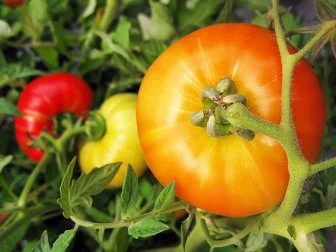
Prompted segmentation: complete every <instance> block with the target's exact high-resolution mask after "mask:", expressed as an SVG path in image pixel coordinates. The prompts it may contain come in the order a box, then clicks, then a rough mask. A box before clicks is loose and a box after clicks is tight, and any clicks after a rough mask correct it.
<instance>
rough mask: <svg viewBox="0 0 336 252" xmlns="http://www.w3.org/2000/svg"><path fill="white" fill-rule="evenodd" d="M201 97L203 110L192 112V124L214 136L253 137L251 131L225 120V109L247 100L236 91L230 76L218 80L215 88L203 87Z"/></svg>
mask: <svg viewBox="0 0 336 252" xmlns="http://www.w3.org/2000/svg"><path fill="white" fill-rule="evenodd" d="M201 99H202V103H203V106H204V110H201V111H197V112H194V113H193V114H192V115H191V117H190V122H191V123H192V124H193V125H194V126H198V127H202V128H206V129H207V132H208V135H209V136H210V137H214V138H217V137H225V136H228V135H231V134H234V135H237V136H239V137H242V138H243V139H246V140H253V139H254V136H255V134H254V132H253V131H251V130H246V129H240V128H237V127H235V126H233V125H232V124H230V122H229V121H228V120H227V114H226V111H227V109H228V108H229V107H230V106H232V105H233V104H237V103H239V104H242V105H244V106H246V102H247V99H246V97H245V96H244V95H242V94H240V93H237V91H236V87H235V84H234V81H233V80H232V79H231V78H229V77H226V78H224V79H222V80H220V81H219V82H218V84H217V86H216V88H213V87H206V88H204V89H203V90H202V93H201Z"/></svg>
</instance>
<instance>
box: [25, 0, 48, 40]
mask: <svg viewBox="0 0 336 252" xmlns="http://www.w3.org/2000/svg"><path fill="white" fill-rule="evenodd" d="M47 3H48V1H45V0H31V1H30V2H29V4H28V6H27V5H25V6H24V7H23V12H22V15H21V24H22V29H23V32H24V33H25V34H26V35H27V36H29V37H31V38H33V40H35V41H38V40H39V38H40V36H41V34H42V32H43V30H44V27H46V25H47V24H48V21H49V15H48V4H47Z"/></svg>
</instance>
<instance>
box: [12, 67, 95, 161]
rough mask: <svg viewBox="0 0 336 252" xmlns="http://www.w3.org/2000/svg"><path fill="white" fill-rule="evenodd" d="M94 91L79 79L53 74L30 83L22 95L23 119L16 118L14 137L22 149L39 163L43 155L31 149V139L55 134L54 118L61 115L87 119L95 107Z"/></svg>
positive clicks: (41, 152) (63, 74)
mask: <svg viewBox="0 0 336 252" xmlns="http://www.w3.org/2000/svg"><path fill="white" fill-rule="evenodd" d="M92 96H93V93H92V90H91V89H90V87H89V85H88V84H87V83H86V82H85V81H84V80H82V79H81V78H79V77H78V76H76V75H73V74H68V73H52V74H47V75H44V76H41V77H39V78H36V79H34V80H33V81H31V82H30V83H29V84H28V85H27V86H26V87H25V89H24V90H23V92H22V93H21V96H20V99H19V102H18V105H17V106H18V109H19V110H20V111H21V114H22V116H23V117H22V118H21V117H16V118H15V124H14V127H15V136H16V140H17V142H18V143H19V145H20V148H21V149H22V150H23V151H24V152H25V153H26V154H27V156H28V157H29V158H31V159H32V160H34V161H36V162H38V161H40V160H41V158H42V157H43V151H42V150H40V149H39V148H37V147H32V144H33V141H32V138H36V137H38V136H39V135H40V134H41V132H42V131H46V132H48V133H50V134H51V133H52V129H53V121H52V119H53V117H54V116H56V115H58V114H60V113H62V112H71V113H74V114H76V115H79V116H83V117H84V116H86V115H87V112H88V110H89V109H90V107H91V103H92Z"/></svg>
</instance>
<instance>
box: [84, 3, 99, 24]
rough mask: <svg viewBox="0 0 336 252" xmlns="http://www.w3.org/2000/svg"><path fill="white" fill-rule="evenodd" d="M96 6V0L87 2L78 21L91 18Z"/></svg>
mask: <svg viewBox="0 0 336 252" xmlns="http://www.w3.org/2000/svg"><path fill="white" fill-rule="evenodd" d="M96 6H97V0H89V1H88V4H87V5H86V8H85V10H84V12H83V13H82V15H81V16H80V19H81V20H83V19H85V18H87V17H88V16H91V15H92V14H93V13H94V12H95V10H96Z"/></svg>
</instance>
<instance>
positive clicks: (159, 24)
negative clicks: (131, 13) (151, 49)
mask: <svg viewBox="0 0 336 252" xmlns="http://www.w3.org/2000/svg"><path fill="white" fill-rule="evenodd" d="M149 5H150V8H151V14H152V15H151V17H150V18H149V17H148V16H146V15H145V14H139V15H138V21H139V23H140V27H141V30H142V36H143V38H144V39H145V40H149V39H154V40H163V41H164V40H167V39H169V38H171V37H172V36H173V35H174V33H175V28H174V24H173V17H172V14H171V13H170V10H169V8H168V7H167V6H165V5H163V4H162V3H160V2H155V1H153V0H149Z"/></svg>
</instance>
